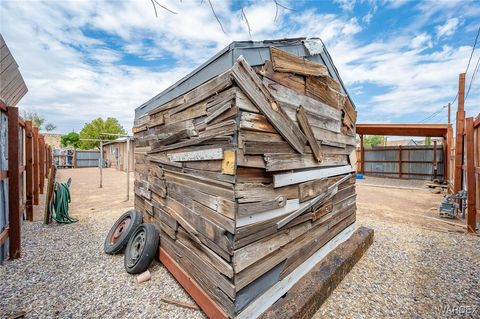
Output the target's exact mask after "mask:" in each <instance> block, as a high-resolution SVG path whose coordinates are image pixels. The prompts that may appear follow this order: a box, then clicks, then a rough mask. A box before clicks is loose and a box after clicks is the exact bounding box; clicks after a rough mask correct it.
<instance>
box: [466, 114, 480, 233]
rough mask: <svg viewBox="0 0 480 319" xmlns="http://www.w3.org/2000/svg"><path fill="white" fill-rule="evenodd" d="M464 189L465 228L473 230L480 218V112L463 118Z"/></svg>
mask: <svg viewBox="0 0 480 319" xmlns="http://www.w3.org/2000/svg"><path fill="white" fill-rule="evenodd" d="M464 146H465V149H464V151H465V152H464V162H465V165H462V169H463V170H464V174H463V175H464V176H465V182H464V189H466V190H467V196H468V197H467V229H468V231H469V232H475V231H476V226H477V220H480V114H478V115H477V117H476V118H473V117H467V118H466V119H465V134H464Z"/></svg>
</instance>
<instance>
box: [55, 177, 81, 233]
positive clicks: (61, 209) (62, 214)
mask: <svg viewBox="0 0 480 319" xmlns="http://www.w3.org/2000/svg"><path fill="white" fill-rule="evenodd" d="M70 183H71V179H69V180H68V181H67V182H66V183H58V182H55V183H54V186H53V195H52V197H51V199H50V214H51V216H52V218H53V219H54V220H56V221H57V223H61V224H71V223H75V222H77V221H78V219H75V218H72V217H70V213H69V210H68V206H69V204H70V199H71V198H70Z"/></svg>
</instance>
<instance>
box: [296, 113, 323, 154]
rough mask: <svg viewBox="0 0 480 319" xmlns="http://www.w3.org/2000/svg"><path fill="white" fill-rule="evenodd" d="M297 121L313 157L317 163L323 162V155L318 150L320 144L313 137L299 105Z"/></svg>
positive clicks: (305, 116)
mask: <svg viewBox="0 0 480 319" xmlns="http://www.w3.org/2000/svg"><path fill="white" fill-rule="evenodd" d="M297 119H298V123H299V124H300V128H301V129H302V131H303V133H304V134H305V136H306V137H307V140H308V144H309V145H310V148H311V149H312V152H313V156H315V159H316V160H317V161H318V162H321V161H322V160H323V153H322V150H321V148H320V144H319V143H318V142H317V140H316V139H315V136H314V135H313V132H312V128H311V127H310V124H309V123H308V118H307V115H306V114H305V109H304V108H303V106H301V105H300V106H299V107H298V109H297Z"/></svg>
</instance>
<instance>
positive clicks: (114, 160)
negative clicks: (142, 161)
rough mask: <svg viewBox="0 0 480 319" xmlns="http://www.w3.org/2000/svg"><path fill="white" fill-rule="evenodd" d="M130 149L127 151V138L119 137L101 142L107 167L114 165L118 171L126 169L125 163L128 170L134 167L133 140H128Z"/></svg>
mask: <svg viewBox="0 0 480 319" xmlns="http://www.w3.org/2000/svg"><path fill="white" fill-rule="evenodd" d="M128 147H129V148H130V150H129V151H128V152H127V138H126V137H119V138H117V139H115V140H113V141H111V142H105V143H104V144H103V158H104V159H105V160H107V165H108V167H115V169H117V170H120V171H127V164H128V165H129V166H128V167H129V170H132V169H133V167H134V164H135V162H134V151H135V142H134V141H130V142H129V146H128Z"/></svg>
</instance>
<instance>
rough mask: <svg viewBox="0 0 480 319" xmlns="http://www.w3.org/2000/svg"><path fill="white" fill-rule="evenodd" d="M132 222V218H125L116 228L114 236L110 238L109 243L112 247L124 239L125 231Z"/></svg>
mask: <svg viewBox="0 0 480 319" xmlns="http://www.w3.org/2000/svg"><path fill="white" fill-rule="evenodd" d="M131 222H132V218H131V217H130V216H127V217H125V219H123V220H122V221H121V222H120V223H119V224H118V225H117V227H115V230H114V231H113V234H112V236H111V237H110V240H109V243H110V245H113V244H115V243H116V242H117V241H118V240H119V239H120V237H122V235H123V233H124V231H125V229H127V228H128V225H130V223H131Z"/></svg>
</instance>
